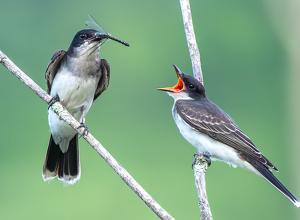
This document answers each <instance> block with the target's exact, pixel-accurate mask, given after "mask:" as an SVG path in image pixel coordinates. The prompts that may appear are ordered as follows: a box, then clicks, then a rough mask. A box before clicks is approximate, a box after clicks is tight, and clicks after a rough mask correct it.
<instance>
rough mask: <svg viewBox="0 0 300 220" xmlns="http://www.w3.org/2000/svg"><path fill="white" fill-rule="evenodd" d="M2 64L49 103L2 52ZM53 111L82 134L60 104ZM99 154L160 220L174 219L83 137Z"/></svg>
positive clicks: (102, 150)
mask: <svg viewBox="0 0 300 220" xmlns="http://www.w3.org/2000/svg"><path fill="white" fill-rule="evenodd" d="M0 63H1V64H2V65H3V66H5V67H6V68H7V69H8V70H9V71H10V72H12V74H14V75H15V76H16V77H17V78H19V79H20V80H21V81H22V82H23V83H25V84H26V85H27V86H28V87H29V88H30V89H32V90H33V91H34V92H35V93H36V94H37V95H38V96H39V97H40V98H41V99H43V100H44V101H45V102H46V103H49V101H50V100H51V98H52V97H51V96H49V95H48V94H47V93H46V92H45V91H44V90H43V89H42V88H41V87H39V86H38V85H37V84H36V83H35V82H34V81H33V80H32V79H31V78H29V77H28V76H27V75H26V74H25V73H24V72H22V71H21V70H20V69H19V68H18V67H17V66H16V65H15V64H14V63H13V62H12V61H11V60H10V59H9V58H8V57H7V56H6V55H5V54H4V53H3V52H2V51H1V50H0ZM51 107H52V109H53V111H54V112H55V113H56V114H57V115H58V116H59V117H60V119H61V120H63V121H65V122H66V123H67V124H69V125H70V126H71V127H72V128H74V129H75V130H76V131H77V132H78V133H79V134H82V132H83V130H84V128H80V129H78V127H79V126H80V123H79V122H78V121H77V120H76V119H75V118H74V117H73V116H72V115H71V114H70V113H69V112H68V111H67V110H66V109H65V108H64V107H63V106H62V105H61V104H60V103H59V102H56V103H54V104H53V105H52V106H51ZM82 137H83V138H84V139H85V140H86V141H87V142H88V143H89V144H90V145H91V146H92V147H93V148H94V149H95V150H96V151H97V153H98V154H99V155H100V156H101V157H102V158H103V159H104V160H105V161H106V162H107V163H108V164H109V165H110V166H111V167H112V168H113V169H114V171H115V172H116V173H117V174H118V175H119V176H120V177H121V178H122V180H123V181H124V182H125V183H126V184H127V185H128V186H129V187H130V188H131V189H132V190H133V191H134V192H135V193H136V194H137V195H138V196H139V197H140V198H141V199H142V200H143V201H144V202H145V203H146V205H147V206H148V207H149V208H150V209H151V210H152V211H153V212H154V213H155V214H156V215H157V216H158V217H159V218H160V219H164V220H172V219H174V218H173V217H172V216H171V215H169V214H168V213H167V212H166V211H165V210H164V209H163V208H162V207H161V206H160V205H159V204H158V203H157V202H156V201H155V200H154V199H153V198H152V197H151V196H150V195H149V194H148V193H147V192H146V191H145V190H144V189H143V188H142V187H141V186H140V185H139V184H138V183H137V182H136V181H135V180H134V179H133V177H132V176H131V175H130V174H129V173H128V172H127V171H126V170H125V169H124V168H123V167H122V166H121V165H120V164H119V163H118V161H116V160H115V159H114V158H113V156H112V155H111V154H110V153H109V152H108V151H107V150H106V149H105V148H104V147H103V146H102V145H101V144H100V142H99V141H97V140H96V139H95V138H94V137H93V136H92V134H90V133H88V135H85V134H84V135H83V136H82Z"/></svg>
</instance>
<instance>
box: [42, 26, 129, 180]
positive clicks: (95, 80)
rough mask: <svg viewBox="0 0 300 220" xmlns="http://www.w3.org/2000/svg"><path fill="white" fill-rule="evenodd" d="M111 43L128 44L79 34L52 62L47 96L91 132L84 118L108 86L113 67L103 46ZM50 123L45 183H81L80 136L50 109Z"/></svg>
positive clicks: (84, 32) (88, 33) (104, 36)
mask: <svg viewBox="0 0 300 220" xmlns="http://www.w3.org/2000/svg"><path fill="white" fill-rule="evenodd" d="M108 39H112V40H116V41H118V42H120V43H122V44H125V45H126V46H129V44H127V43H125V42H123V41H120V40H118V39H116V38H114V37H111V36H110V35H109V34H107V33H104V34H103V33H100V32H99V31H97V30H94V29H85V30H81V31H79V32H78V33H77V34H76V35H75V36H74V38H73V41H72V42H71V45H70V47H69V49H68V50H67V51H64V50H59V51H57V52H56V53H55V54H54V55H53V57H52V58H51V60H50V62H49V64H48V67H47V70H46V74H45V78H46V82H47V88H48V89H47V92H48V94H50V95H51V96H52V97H53V99H52V101H51V103H50V105H51V104H53V103H54V102H55V101H58V100H60V102H61V103H62V105H63V106H64V107H65V108H66V109H67V110H68V111H69V112H70V114H71V115H73V117H74V118H76V119H77V120H78V121H79V122H80V123H81V126H82V127H85V131H86V132H88V128H87V126H86V125H85V124H84V123H85V117H86V114H87V112H88V111H89V109H90V107H91V105H92V103H93V102H94V101H95V100H96V99H97V98H98V97H99V96H100V95H101V93H102V92H104V91H105V90H106V89H107V87H108V84H109V78H110V66H109V63H108V62H107V61H106V60H105V59H100V57H99V51H100V46H101V45H102V44H103V43H104V42H106V41H107V40H108ZM48 121H49V127H50V132H51V137H50V141H49V145H48V150H47V154H46V158H45V162H44V166H43V178H44V180H45V181H46V180H51V179H53V178H55V177H56V176H58V179H59V180H61V181H63V182H64V184H66V185H69V184H74V183H75V182H76V181H77V180H79V179H80V174H81V172H80V161H79V149H78V135H77V132H76V131H75V130H74V129H73V128H72V127H70V126H69V125H68V124H66V123H65V122H64V121H62V120H60V119H59V118H58V116H57V115H56V114H55V113H54V112H53V111H52V109H51V108H49V111H48Z"/></svg>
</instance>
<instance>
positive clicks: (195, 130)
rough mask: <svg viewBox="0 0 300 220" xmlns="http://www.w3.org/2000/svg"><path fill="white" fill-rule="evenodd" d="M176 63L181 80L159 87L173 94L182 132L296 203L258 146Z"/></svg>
mask: <svg viewBox="0 0 300 220" xmlns="http://www.w3.org/2000/svg"><path fill="white" fill-rule="evenodd" d="M174 67H175V70H176V73H177V77H178V83H177V85H175V86H174V87H167V88H159V90H162V91H167V92H168V94H169V95H170V96H172V97H173V98H174V105H173V108H172V114H173V118H174V121H175V123H176V125H177V127H178V129H179V131H180V133H181V134H182V136H183V137H184V138H185V139H186V140H187V141H188V142H189V143H190V144H191V145H193V146H194V147H196V148H197V150H198V152H199V153H201V154H203V155H206V156H207V157H209V158H211V159H212V160H220V161H223V162H225V163H227V164H229V165H232V166H233V167H236V166H239V167H242V168H244V169H246V170H249V171H251V172H253V173H255V174H256V175H258V176H260V177H263V178H265V179H266V180H267V181H269V182H270V183H271V184H272V185H273V186H274V187H276V188H277V189H278V190H279V191H280V192H282V193H283V194H284V195H285V196H286V197H287V198H288V199H289V200H290V201H291V202H292V203H293V204H294V205H295V206H297V207H299V206H300V203H299V201H298V200H297V199H296V198H295V197H294V196H293V195H292V193H290V192H289V190H288V189H287V188H286V187H285V186H284V185H283V184H282V183H281V182H280V181H279V180H278V179H277V178H276V177H275V176H274V175H273V173H272V172H271V170H270V169H269V168H272V169H274V170H276V171H278V170H277V168H276V167H275V166H274V165H273V164H272V163H271V162H270V161H269V160H268V159H267V158H266V157H265V156H264V155H263V154H262V153H261V152H259V150H258V149H257V148H256V147H255V145H254V144H253V143H252V141H251V140H250V139H249V138H248V137H247V136H246V135H245V134H244V133H243V132H242V131H241V129H239V128H238V126H237V125H236V124H235V122H234V121H233V120H232V119H231V118H230V116H229V115H228V114H226V112H224V111H223V110H222V109H220V108H219V107H218V106H217V105H215V104H214V103H212V102H211V101H209V100H208V99H207V97H206V94H205V89H204V86H203V85H202V84H201V83H200V82H199V81H198V80H196V79H195V78H194V77H192V76H189V75H186V74H184V73H183V72H181V71H180V70H179V69H178V67H176V66H175V65H174Z"/></svg>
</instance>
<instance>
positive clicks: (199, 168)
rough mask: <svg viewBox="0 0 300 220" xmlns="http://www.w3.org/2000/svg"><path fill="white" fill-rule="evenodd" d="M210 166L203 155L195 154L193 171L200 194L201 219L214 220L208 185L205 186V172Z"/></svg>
mask: <svg viewBox="0 0 300 220" xmlns="http://www.w3.org/2000/svg"><path fill="white" fill-rule="evenodd" d="M207 167H208V164H207V161H206V158H205V157H204V156H203V155H202V154H195V157H194V162H193V169H194V176H195V185H196V188H197V192H198V203H199V208H200V214H201V219H203V220H204V219H205V220H212V219H213V218H212V214H211V211H210V207H209V203H208V199H207V193H206V184H205V172H206V170H207Z"/></svg>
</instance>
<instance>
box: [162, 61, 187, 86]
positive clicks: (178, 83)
mask: <svg viewBox="0 0 300 220" xmlns="http://www.w3.org/2000/svg"><path fill="white" fill-rule="evenodd" d="M174 68H175V71H176V74H177V78H178V82H177V84H176V85H175V86H174V87H165V88H158V90H162V91H167V92H181V91H182V90H183V89H184V88H185V85H184V83H183V81H182V80H181V77H180V74H179V71H178V69H177V67H176V66H175V65H174Z"/></svg>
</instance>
